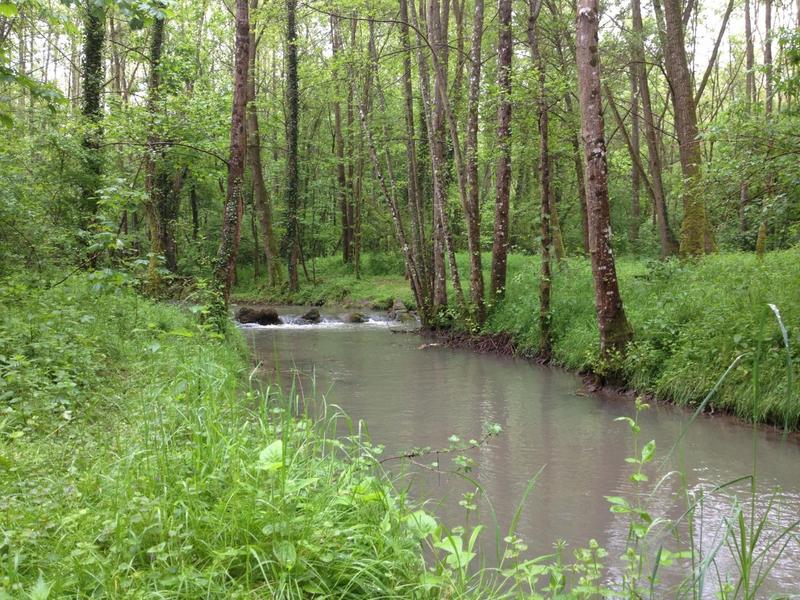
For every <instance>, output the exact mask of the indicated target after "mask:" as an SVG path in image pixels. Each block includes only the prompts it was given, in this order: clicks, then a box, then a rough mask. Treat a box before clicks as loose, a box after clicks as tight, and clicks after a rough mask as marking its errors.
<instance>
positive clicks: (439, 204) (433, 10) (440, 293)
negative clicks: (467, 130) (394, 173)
mask: <svg viewBox="0 0 800 600" xmlns="http://www.w3.org/2000/svg"><path fill="white" fill-rule="evenodd" d="M427 26H428V39H429V40H430V43H431V45H432V47H433V52H437V53H438V52H439V51H440V50H442V48H443V46H444V45H445V43H446V42H445V41H444V40H442V38H441V35H442V32H441V28H440V27H439V1H438V0H430V1H429V4H428V15H427ZM425 76H426V77H427V72H426V73H425ZM441 76H442V72H441V71H440V70H437V69H434V74H433V77H434V89H433V94H434V97H433V102H432V103H429V105H430V114H431V127H430V136H431V141H430V148H431V174H432V183H433V310H434V311H439V310H441V309H442V308H444V307H446V306H447V268H446V262H445V261H446V259H445V254H446V252H447V239H446V233H445V228H444V219H443V218H442V213H443V212H444V211H445V210H447V166H446V162H445V144H446V142H445V133H446V132H445V114H444V102H445V96H444V94H443V93H442V87H441V85H440V84H441V82H440V81H438V79H439V78H440V77H441Z"/></svg>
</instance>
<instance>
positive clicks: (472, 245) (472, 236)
mask: <svg viewBox="0 0 800 600" xmlns="http://www.w3.org/2000/svg"><path fill="white" fill-rule="evenodd" d="M483 8H484V5H483V0H475V18H474V21H473V29H472V47H471V49H470V62H471V67H470V75H469V103H468V106H467V140H466V149H465V152H464V154H465V156H466V161H467V165H466V171H467V172H466V179H467V187H468V190H469V191H468V196H467V202H466V203H465V205H464V207H463V209H464V217H465V219H466V221H467V245H468V249H469V267H470V269H469V288H470V298H471V299H472V304H473V305H474V307H475V320H476V321H477V323H478V325H483V322H484V321H485V320H486V305H485V303H484V300H483V287H484V284H483V266H482V264H481V225H480V218H481V211H480V185H479V181H478V104H479V102H480V93H481V40H482V38H483Z"/></svg>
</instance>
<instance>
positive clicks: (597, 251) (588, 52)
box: [576, 0, 632, 357]
mask: <svg viewBox="0 0 800 600" xmlns="http://www.w3.org/2000/svg"><path fill="white" fill-rule="evenodd" d="M599 20H600V15H599V12H598V0H579V1H578V21H577V36H576V39H577V47H576V61H577V66H578V90H579V101H580V107H581V135H582V137H583V147H584V151H585V153H586V182H587V186H586V187H587V190H586V191H587V195H586V199H587V206H588V209H589V249H590V253H591V258H592V275H593V277H594V288H595V309H596V311H597V322H598V326H599V329H600V352H601V354H602V355H603V356H604V357H610V356H611V355H612V354H613V353H617V352H623V351H624V349H625V346H626V344H627V343H628V342H629V341H630V339H631V337H632V331H631V328H630V325H629V324H628V320H627V319H626V318H625V310H624V308H623V305H622V297H621V296H620V294H619V287H618V284H617V272H616V267H615V264H614V256H613V254H612V252H611V218H610V214H609V206H608V164H607V160H606V156H607V155H606V144H605V137H604V126H605V125H604V122H603V107H602V98H601V95H600V55H599V50H598V46H599V40H598V29H599Z"/></svg>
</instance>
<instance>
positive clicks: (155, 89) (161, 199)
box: [145, 18, 167, 294]
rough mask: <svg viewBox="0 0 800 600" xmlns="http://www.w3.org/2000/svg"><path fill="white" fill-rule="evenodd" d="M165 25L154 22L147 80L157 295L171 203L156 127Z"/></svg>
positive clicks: (151, 273) (151, 270) (151, 276)
mask: <svg viewBox="0 0 800 600" xmlns="http://www.w3.org/2000/svg"><path fill="white" fill-rule="evenodd" d="M164 25H165V23H164V19H163V18H161V19H154V21H153V28H152V36H151V38H150V58H149V62H150V73H149V77H148V81H147V113H148V117H149V119H150V124H149V128H150V132H149V133H148V137H147V155H146V164H145V190H146V191H147V196H148V198H147V203H146V205H145V215H146V216H147V222H148V225H149V228H150V258H149V261H148V269H147V279H148V288H149V292H150V293H151V294H157V293H158V292H159V288H160V287H161V278H160V277H159V274H158V259H159V257H160V256H161V255H162V254H163V253H164V244H163V242H164V236H163V235H162V230H163V228H164V224H163V222H162V214H163V212H164V210H163V206H164V204H165V203H166V201H167V199H166V197H165V195H166V193H167V190H166V187H167V186H166V181H165V177H164V175H165V174H164V166H163V165H160V163H161V162H162V161H163V160H164V151H163V145H162V144H161V139H160V136H159V134H158V128H157V125H156V120H157V118H158V106H157V105H158V95H159V87H160V82H161V54H162V52H163V47H164Z"/></svg>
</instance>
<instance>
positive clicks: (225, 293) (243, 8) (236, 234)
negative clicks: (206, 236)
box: [214, 0, 250, 306]
mask: <svg viewBox="0 0 800 600" xmlns="http://www.w3.org/2000/svg"><path fill="white" fill-rule="evenodd" d="M249 46H250V16H249V7H248V0H236V45H235V56H234V80H233V106H232V108H231V137H230V158H229V159H228V181H227V187H226V192H225V209H224V213H223V220H222V238H221V240H220V245H219V252H218V254H217V261H216V266H215V269H214V276H215V279H216V282H217V285H218V287H219V289H220V291H221V294H222V300H223V302H224V305H225V306H227V305H228V300H229V298H230V293H231V288H232V287H233V282H234V277H235V276H236V256H237V254H238V252H239V239H240V237H241V222H242V213H243V212H244V161H245V152H246V148H247V139H246V135H245V118H246V117H245V113H246V111H247V73H248V67H249V64H250V57H249V52H250V50H249Z"/></svg>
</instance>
